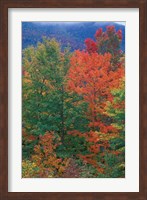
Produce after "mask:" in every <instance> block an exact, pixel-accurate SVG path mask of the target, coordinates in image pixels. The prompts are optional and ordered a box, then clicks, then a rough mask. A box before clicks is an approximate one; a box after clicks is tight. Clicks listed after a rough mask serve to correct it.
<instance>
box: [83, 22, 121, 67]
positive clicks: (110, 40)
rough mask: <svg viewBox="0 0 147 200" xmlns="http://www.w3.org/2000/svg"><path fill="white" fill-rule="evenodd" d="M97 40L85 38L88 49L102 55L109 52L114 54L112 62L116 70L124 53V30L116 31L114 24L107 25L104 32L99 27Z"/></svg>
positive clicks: (96, 34)
mask: <svg viewBox="0 0 147 200" xmlns="http://www.w3.org/2000/svg"><path fill="white" fill-rule="evenodd" d="M95 40H96V41H93V40H92V39H90V38H88V39H86V40H85V45H86V50H87V51H88V52H89V53H92V52H93V53H94V52H97V53H98V54H102V55H104V54H105V53H108V52H109V53H110V54H111V56H112V59H111V62H112V63H113V67H114V70H115V68H117V67H118V66H117V65H118V64H119V59H120V57H121V56H122V54H123V52H122V51H121V48H120V44H121V42H122V30H121V29H120V30H118V31H116V30H115V27H114V26H107V27H106V31H105V32H103V29H102V28H99V29H98V30H97V31H96V33H95Z"/></svg>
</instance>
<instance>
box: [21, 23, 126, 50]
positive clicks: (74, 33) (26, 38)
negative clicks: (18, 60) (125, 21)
mask: <svg viewBox="0 0 147 200" xmlns="http://www.w3.org/2000/svg"><path fill="white" fill-rule="evenodd" d="M109 25H114V26H115V29H116V30H119V29H121V30H122V34H123V39H122V44H121V49H122V51H125V26H124V25H122V24H119V23H115V22H63V23H62V22H58V23H57V22H42V23H41V22H22V48H23V49H24V48H26V47H28V46H31V45H33V46H36V45H37V43H38V42H41V41H42V37H43V36H46V37H49V38H56V40H57V41H58V42H60V43H61V46H62V48H64V47H67V46H68V45H69V46H70V47H71V51H74V50H76V49H80V50H82V49H84V48H85V45H84V40H85V39H86V38H92V39H94V34H95V32H96V30H97V29H98V28H100V27H101V28H103V30H104V31H105V30H106V27H107V26H109Z"/></svg>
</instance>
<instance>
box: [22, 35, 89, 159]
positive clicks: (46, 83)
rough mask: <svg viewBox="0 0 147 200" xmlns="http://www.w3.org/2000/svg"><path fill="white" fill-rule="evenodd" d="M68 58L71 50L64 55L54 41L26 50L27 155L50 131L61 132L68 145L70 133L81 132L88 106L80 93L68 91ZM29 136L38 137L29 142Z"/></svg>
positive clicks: (64, 52) (45, 40)
mask: <svg viewBox="0 0 147 200" xmlns="http://www.w3.org/2000/svg"><path fill="white" fill-rule="evenodd" d="M69 59H70V52H69V50H68V49H65V50H64V51H63V52H62V51H61V49H60V45H59V43H57V42H56V41H55V40H54V39H51V40H49V39H46V38H44V39H43V43H38V45H37V47H36V48H34V47H29V48H27V49H25V50H24V53H23V129H24V133H25V134H24V137H23V147H24V151H23V152H24V155H28V154H29V152H30V151H31V152H33V150H32V149H33V147H34V145H36V144H37V142H38V137H39V135H43V134H44V133H45V132H47V131H54V132H56V133H58V134H59V136H60V137H61V141H62V144H63V145H66V144H65V142H64V140H65V136H66V134H67V131H68V130H73V129H74V128H75V127H76V128H77V129H78V128H79V130H81V126H80V124H78V122H77V121H78V120H79V119H80V118H81V116H82V115H84V112H85V110H86V104H85V102H83V100H82V98H81V97H79V96H78V95H77V94H75V93H69V92H67V91H66V74H67V71H68V69H69ZM77 102H78V103H77ZM75 104H76V105H77V106H76V107H75ZM83 122H84V124H85V123H87V121H86V119H84V118H82V120H81V123H83ZM83 127H84V125H83ZM26 135H29V136H36V139H34V140H31V141H29V142H28V141H27V139H25V138H28V137H27V136H26ZM25 152H26V153H25Z"/></svg>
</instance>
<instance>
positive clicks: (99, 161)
mask: <svg viewBox="0 0 147 200" xmlns="http://www.w3.org/2000/svg"><path fill="white" fill-rule="evenodd" d="M113 66H114V62H112V55H111V54H110V53H104V55H101V54H98V53H97V52H91V51H90V52H84V51H76V52H75V53H74V55H73V56H72V58H71V62H70V69H69V71H68V75H67V76H68V87H67V88H68V90H71V91H74V92H76V93H77V94H79V95H81V96H82V97H83V98H84V100H85V101H86V102H87V103H88V105H89V106H88V110H87V118H88V119H89V121H90V123H89V125H88V126H89V128H90V130H91V131H89V132H85V133H80V132H78V131H74V132H69V134H71V135H74V136H79V137H84V138H85V139H86V141H87V142H88V145H87V147H88V151H89V153H88V154H86V155H82V154H80V155H79V157H80V158H82V159H83V160H84V162H86V163H89V164H91V165H93V166H94V168H96V169H97V171H98V172H99V173H104V169H105V168H106V165H107V164H106V161H105V159H104V157H105V156H106V150H107V152H108V153H110V152H111V154H112V155H118V154H119V152H118V151H116V150H113V149H112V148H111V147H110V140H111V139H113V138H119V137H120V134H119V128H118V127H117V126H116V124H114V123H113V122H114V119H113V117H112V116H111V115H109V114H108V110H107V109H108V104H110V105H111V106H112V105H114V101H115V95H114V93H113V92H112V91H113V90H114V89H115V88H119V87H120V85H121V80H122V78H123V77H124V66H123V64H122V62H120V63H119V65H118V66H119V67H117V68H115V70H114V68H113ZM108 102H109V103H108ZM114 109H115V107H114ZM109 155H110V154H109ZM105 158H106V157H105Z"/></svg>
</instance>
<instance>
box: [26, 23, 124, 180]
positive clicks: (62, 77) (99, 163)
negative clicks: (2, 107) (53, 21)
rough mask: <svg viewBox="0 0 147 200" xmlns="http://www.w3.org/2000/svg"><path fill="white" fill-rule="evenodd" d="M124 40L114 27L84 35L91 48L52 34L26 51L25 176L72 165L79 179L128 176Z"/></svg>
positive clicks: (57, 173) (55, 173)
mask: <svg viewBox="0 0 147 200" xmlns="http://www.w3.org/2000/svg"><path fill="white" fill-rule="evenodd" d="M121 41H122V32H121V30H118V31H116V30H115V27H113V26H109V27H107V29H106V31H105V32H103V30H102V28H100V29H98V30H97V31H96V33H95V41H94V40H92V39H90V38H87V39H86V40H85V44H86V50H76V51H74V52H73V53H71V52H70V51H69V49H68V48H65V49H64V50H61V47H60V44H59V43H58V42H57V41H56V40H55V39H47V38H43V42H42V43H38V45H37V46H36V47H29V48H26V49H25V50H24V52H23V112H22V113H23V116H22V117H23V134H22V144H23V146H22V147H23V151H22V152H23V162H22V176H23V177H26V178H27V177H44V178H48V177H66V176H65V173H66V171H68V172H69V170H67V169H70V167H71V166H70V165H71V164H72V163H74V170H75V168H76V167H78V170H77V171H78V174H79V175H78V176H79V177H85V178H86V177H98V178H110V177H111V178H116V177H124V176H125V78H124V76H125V70H124V55H123V54H122V52H121V51H120V44H121ZM71 169H72V167H71ZM75 171H76V170H75ZM71 174H72V173H71ZM74 177H76V176H74Z"/></svg>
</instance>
